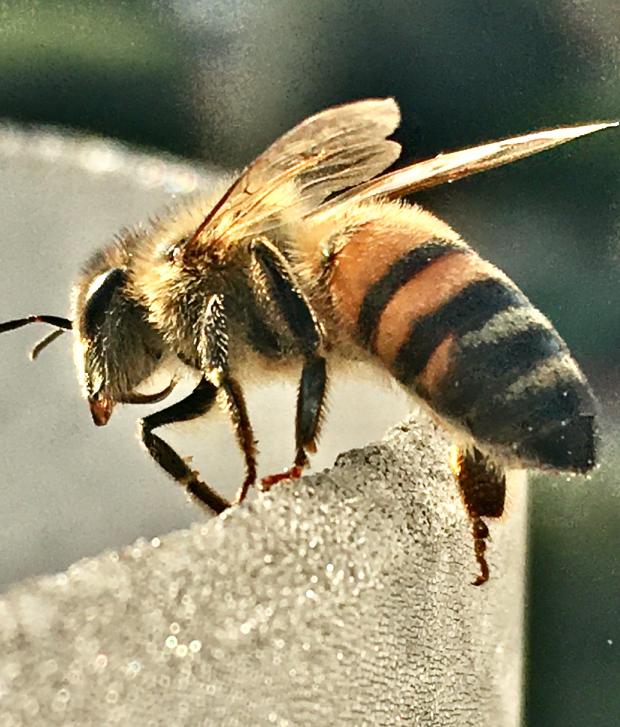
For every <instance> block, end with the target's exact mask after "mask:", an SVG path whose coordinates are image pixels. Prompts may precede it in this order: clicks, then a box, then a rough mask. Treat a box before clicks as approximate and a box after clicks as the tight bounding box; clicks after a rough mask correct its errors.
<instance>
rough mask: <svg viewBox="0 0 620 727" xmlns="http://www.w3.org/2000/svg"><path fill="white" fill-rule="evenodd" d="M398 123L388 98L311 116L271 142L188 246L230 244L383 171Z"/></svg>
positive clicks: (393, 152)
mask: <svg viewBox="0 0 620 727" xmlns="http://www.w3.org/2000/svg"><path fill="white" fill-rule="evenodd" d="M399 122H400V111H399V109H398V104H397V103H396V101H394V99H390V98H388V99H368V100H365V101H357V102H355V103H350V104H345V105H343V106H336V107H334V108H331V109H327V110H326V111H322V112H321V113H318V114H316V115H315V116H311V117H310V118H309V119H306V120H305V121H303V122H301V123H300V124H298V125H297V126H296V127H294V128H293V129H292V130H291V131H289V132H287V133H286V134H284V136H282V137H280V138H279V139H278V140H277V141H276V142H274V143H273V144H272V145H271V146H270V147H269V148H268V149H267V151H265V152H264V153H263V154H261V155H260V156H259V157H258V158H257V159H255V160H254V161H253V162H252V163H251V164H250V165H249V166H248V167H247V168H246V169H245V170H244V171H243V172H242V173H241V175H240V176H239V177H238V178H237V179H236V180H235V181H234V182H233V184H232V185H231V186H230V187H229V189H228V191H227V192H226V193H225V194H224V196H223V197H222V198H221V199H220V201H219V202H218V203H217V204H216V205H215V207H214V208H213V209H212V210H211V211H210V212H209V214H208V215H207V217H206V218H205V219H204V220H203V222H202V223H201V225H200V226H199V228H198V229H197V230H196V232H195V233H194V235H193V237H192V238H191V239H190V240H189V241H188V242H187V243H186V245H187V246H189V247H195V246H199V247H200V246H204V245H208V244H209V243H210V242H211V241H216V240H217V244H218V246H221V245H226V244H227V243H229V244H233V243H234V242H236V241H238V240H240V239H243V238H244V237H247V236H248V235H251V234H258V233H259V232H264V231H265V230H267V229H269V228H270V227H275V226H277V225H278V224H281V218H280V217H279V215H280V213H282V212H284V211H287V212H288V213H289V214H294V213H295V211H296V208H298V210H299V214H300V215H301V214H302V213H303V212H307V211H308V210H309V209H312V208H314V207H316V206H318V205H319V204H320V203H321V202H322V201H323V200H325V199H326V198H327V197H328V196H329V195H331V194H333V193H334V192H337V191H340V190H342V189H346V188H348V187H351V186H354V185H358V184H360V183H361V182H364V181H366V180H367V179H370V178H372V177H374V176H376V175H377V174H379V173H381V172H382V171H383V170H384V169H387V167H389V166H390V165H391V164H392V163H393V162H394V161H395V160H396V159H397V158H398V156H399V154H400V145H399V144H397V143H396V142H394V141H388V140H387V139H386V137H387V136H389V135H390V134H391V133H392V132H393V131H394V129H395V128H396V127H397V126H398V124H399Z"/></svg>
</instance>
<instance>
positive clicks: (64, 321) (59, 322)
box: [0, 315, 73, 333]
mask: <svg viewBox="0 0 620 727" xmlns="http://www.w3.org/2000/svg"><path fill="white" fill-rule="evenodd" d="M30 323H48V324H49V325H50V326H56V328H62V329H63V330H65V331H70V330H71V329H72V328H73V323H71V321H70V320H69V319H68V318H61V317H60V316H47V315H41V316H28V317H27V318H16V319H15V320H13V321H5V322H4V323H0V333H6V331H14V330H15V329H16V328H21V327H22V326H27V325H28V324H30Z"/></svg>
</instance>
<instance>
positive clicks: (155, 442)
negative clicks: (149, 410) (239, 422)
mask: <svg viewBox="0 0 620 727" xmlns="http://www.w3.org/2000/svg"><path fill="white" fill-rule="evenodd" d="M216 394H217V387H216V386H214V385H213V384H212V383H211V382H209V381H206V380H205V379H202V380H201V381H200V383H199V384H198V386H196V388H195V389H194V390H193V391H192V393H191V394H190V395H189V396H187V397H185V399H182V400H181V401H178V402H177V403H176V404H172V406H169V407H166V408H165V409H162V410H161V411H158V412H155V413H154V414H149V415H148V416H146V417H144V419H142V420H141V421H140V435H141V438H142V442H143V443H144V446H145V447H146V448H147V450H148V452H149V454H150V455H151V457H153V459H154V460H155V461H156V462H157V464H158V465H159V466H160V467H163V469H165V470H166V472H167V473H168V474H169V475H171V476H172V477H173V478H174V479H175V480H176V481H177V482H179V483H180V484H181V485H183V486H184V487H185V488H186V489H187V491H188V492H189V493H190V494H191V495H193V496H194V497H195V498H196V499H197V500H198V501H199V502H201V503H202V504H203V505H205V506H206V507H208V508H209V509H210V510H213V512H215V513H221V512H223V511H224V510H226V508H227V507H230V503H229V502H228V501H227V500H225V499H224V498H223V497H222V496H221V495H219V494H218V493H217V492H215V490H213V489H212V488H211V487H209V485H207V484H205V483H204V482H202V481H201V480H200V479H199V478H198V475H197V474H196V472H194V471H192V470H191V469H190V468H189V467H188V466H187V464H186V462H185V461H184V460H183V459H182V458H181V457H180V456H179V455H178V454H177V453H176V452H175V451H174V449H172V447H171V446H170V445H169V444H167V443H166V442H164V440H163V439H161V437H158V436H157V435H156V434H154V433H153V430H154V429H157V428H158V427H162V426H165V425H166V424H174V423H176V422H186V421H189V420H191V419H196V418H197V417H200V416H202V415H203V414H206V413H207V412H208V411H209V409H211V407H212V406H213V404H214V402H215V400H216Z"/></svg>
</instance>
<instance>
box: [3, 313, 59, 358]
mask: <svg viewBox="0 0 620 727" xmlns="http://www.w3.org/2000/svg"><path fill="white" fill-rule="evenodd" d="M30 323H47V324H48V325H50V326H54V327H55V328H56V330H55V331H52V332H51V333H49V334H48V335H47V336H45V338H43V339H42V340H41V341H39V343H37V345H36V346H35V347H34V348H33V349H32V351H31V352H30V359H31V361H34V360H35V359H36V358H37V356H38V355H39V354H40V353H41V351H43V349H44V348H47V347H48V346H49V345H50V343H53V342H54V341H55V340H56V339H57V338H59V337H60V336H62V334H63V333H64V332H65V331H70V330H71V328H72V327H73V324H72V323H71V321H70V320H69V319H68V318H61V317H60V316H48V315H37V316H28V317H27V318H16V319H15V320H12V321H5V322H4V323H0V333H6V332H7V331H14V330H15V329H17V328H22V327H23V326H27V325H29V324H30Z"/></svg>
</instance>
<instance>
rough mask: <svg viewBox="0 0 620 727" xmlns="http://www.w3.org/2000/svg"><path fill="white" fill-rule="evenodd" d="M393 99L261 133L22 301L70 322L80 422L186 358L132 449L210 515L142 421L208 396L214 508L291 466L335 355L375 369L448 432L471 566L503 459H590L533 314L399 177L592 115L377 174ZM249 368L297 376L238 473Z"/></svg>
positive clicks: (539, 138)
mask: <svg viewBox="0 0 620 727" xmlns="http://www.w3.org/2000/svg"><path fill="white" fill-rule="evenodd" d="M399 122H400V112H399V108H398V105H397V103H396V102H395V101H394V100H393V99H368V100H363V101H358V102H353V103H349V104H345V105H342V106H337V107H334V108H330V109H327V110H325V111H322V112H320V113H318V114H316V115H315V116H312V117H310V118H308V119H306V120H305V121H303V122H301V123H300V124H298V125H297V126H296V127H294V128H293V129H292V130H291V131H289V132H288V133H286V134H284V135H283V136H282V137H280V138H279V139H278V140H277V141H276V142H275V143H273V144H272V145H271V146H270V147H269V148H268V149H267V150H266V151H265V152H264V153H263V154H261V155H260V156H259V157H258V158H257V159H256V160H255V161H253V162H252V163H251V164H250V165H249V166H247V167H246V168H245V169H244V170H243V171H242V172H241V173H240V174H239V175H238V176H237V177H236V178H234V179H233V180H232V181H231V182H230V184H229V185H228V187H227V188H226V189H225V191H224V192H223V194H220V195H219V196H215V197H213V196H211V198H199V199H195V200H193V201H192V202H190V203H187V204H185V205H184V206H180V207H178V208H177V209H176V210H174V211H173V212H171V213H169V214H168V215H167V216H164V217H161V218H159V219H156V220H155V221H153V222H152V223H151V224H150V225H149V226H148V227H145V228H138V229H135V230H129V231H125V232H123V233H122V234H121V235H120V236H119V238H118V239H116V240H115V241H114V242H112V243H110V244H109V245H107V246H106V247H104V248H103V249H102V250H100V251H98V252H97V253H96V254H95V255H94V256H93V257H92V258H91V259H90V260H89V261H88V262H87V263H86V265H85V267H84V269H83V271H82V273H81V275H80V276H79V278H78V280H77V282H76V284H75V286H74V288H73V295H72V314H71V318H70V319H68V318H62V317H57V316H50V315H36V316H29V317H27V318H21V319H16V320H12V321H8V322H6V323H3V324H0V332H4V331H8V330H13V329H16V328H20V327H21V326H24V325H26V324H30V323H34V322H41V323H46V324H49V325H51V326H53V328H54V330H53V332H52V333H51V334H50V335H49V336H48V337H47V338H45V339H44V340H43V341H41V343H40V344H38V345H37V347H36V348H35V350H34V351H33V355H35V356H36V355H37V354H38V353H39V352H40V351H41V350H42V349H43V348H44V347H45V346H46V345H48V344H49V343H51V342H52V340H54V339H55V338H57V337H58V336H59V335H60V334H61V333H62V332H63V331H64V330H67V329H70V330H72V331H73V334H74V350H75V364H76V368H77V373H78V377H79V380H80V382H81V386H82V390H83V393H84V396H85V398H86V399H87V401H88V404H89V407H90V412H91V415H92V419H93V421H94V423H95V424H96V425H97V426H103V425H105V424H107V422H108V421H109V419H110V416H111V414H112V411H113V408H114V406H115V405H117V404H146V403H153V402H156V401H160V400H163V399H165V398H166V397H167V396H168V395H169V394H170V393H171V392H172V390H173V389H174V386H175V383H176V381H175V379H174V378H172V380H171V381H170V384H169V385H168V386H167V387H166V388H165V389H163V390H162V391H160V392H157V393H155V394H144V393H140V392H139V391H138V389H139V387H140V385H141V384H142V383H143V382H145V381H146V380H147V379H148V378H149V377H150V376H151V375H152V374H154V373H156V372H157V371H159V370H160V369H162V368H163V367H164V366H165V365H166V362H169V361H170V360H175V361H180V362H182V363H183V364H184V365H185V366H188V367H190V368H191V369H193V370H194V371H196V372H197V373H198V376H199V381H198V383H197V385H196V386H195V388H194V389H193V391H192V392H191V393H190V394H189V395H188V396H186V397H185V398H183V399H182V400H180V401H177V402H176V403H173V404H171V405H170V406H167V407H166V408H163V409H161V410H160V411H157V412H155V413H152V414H149V415H148V416H145V417H143V418H142V419H141V420H140V423H139V432H140V438H141V440H142V443H143V444H144V446H145V447H146V450H147V451H148V453H149V454H150V455H151V457H152V458H153V459H154V460H155V462H157V464H159V465H160V466H161V467H162V468H163V469H164V470H165V471H166V472H167V473H168V474H169V475H170V476H171V477H172V478H173V479H175V480H176V481H177V482H179V483H180V484H182V485H183V486H184V487H185V488H186V490H187V491H188V492H189V493H190V494H191V495H192V496H193V497H195V498H196V499H197V500H198V501H200V502H201V503H202V504H204V505H205V506H206V507H207V508H209V509H210V510H212V511H214V512H215V513H221V512H222V511H223V510H225V509H226V508H228V507H229V506H230V505H231V504H233V503H231V502H229V501H227V500H226V499H225V498H223V497H222V496H221V495H220V494H219V493H218V492H217V491H216V490H215V489H213V488H212V487H210V486H209V485H208V484H207V483H206V482H204V481H203V480H202V479H201V478H200V476H199V474H198V473H197V472H195V471H193V470H192V469H191V468H190V466H189V465H188V463H187V462H186V461H185V460H184V459H183V458H181V457H180V456H179V455H178V454H177V452H175V450H174V449H173V448H172V447H171V446H170V445H169V444H167V443H166V442H165V441H164V440H163V439H162V438H161V436H160V435H159V433H157V432H158V430H159V429H160V428H161V427H163V426H165V425H168V424H173V423H175V422H181V421H188V420H192V419H197V418H198V417H201V416H203V415H205V414H206V413H207V412H208V411H209V410H210V409H211V408H212V407H213V406H214V405H215V404H216V403H217V404H218V405H220V406H221V407H223V408H224V409H225V411H226V412H227V414H228V416H229V418H230V421H231V423H232V427H233V431H234V434H235V436H236V440H237V442H238V445H239V448H240V450H241V452H242V453H243V456H244V461H245V477H244V480H243V482H242V484H241V486H240V488H239V490H238V492H237V495H236V498H235V499H234V501H233V502H234V503H240V502H242V501H243V500H244V498H245V497H246V495H247V493H248V490H249V488H250V487H252V486H254V485H256V486H257V487H258V488H259V489H262V490H267V489H269V488H270V487H272V486H273V485H274V484H275V483H277V482H279V481H281V480H285V479H289V478H296V477H299V476H300V475H301V473H302V471H303V469H304V468H305V467H306V466H307V465H308V462H309V455H311V454H312V453H314V452H315V451H316V447H317V441H318V437H319V433H320V430H321V424H322V421H323V412H324V405H325V394H326V390H327V385H328V378H329V376H330V375H332V374H333V372H335V371H337V370H338V367H339V365H340V364H346V363H347V362H351V361H356V362H357V361H360V362H366V363H369V364H371V365H374V366H378V367H381V368H382V369H384V370H385V369H387V370H388V371H389V372H390V373H391V375H392V376H393V377H394V379H396V381H397V382H399V383H400V384H401V385H402V386H403V387H404V388H405V389H406V391H407V392H408V393H409V394H410V395H411V396H412V397H413V398H414V399H415V400H416V401H418V402H419V403H420V404H422V406H424V407H425V408H426V409H427V410H429V411H430V413H431V414H432V415H433V416H434V417H435V419H437V420H439V421H440V422H441V423H443V425H444V426H445V427H446V428H447V429H448V430H449V431H450V432H451V433H452V435H453V437H454V441H455V446H456V449H455V454H454V458H453V459H454V461H453V469H454V472H455V475H456V479H457V482H458V486H459V488H460V493H461V496H462V500H463V503H464V506H465V509H466V512H467V515H468V517H469V519H470V522H471V528H472V534H473V539H474V549H475V555H476V559H477V562H478V566H479V575H478V576H477V578H476V580H475V584H476V585H479V584H481V583H484V582H485V581H486V580H487V579H488V577H489V569H488V565H487V562H486V558H485V549H486V539H487V537H488V534H489V532H488V527H487V524H486V519H487V518H496V517H499V516H500V515H501V514H502V511H503V508H504V497H505V474H504V472H505V469H506V468H508V467H519V468H523V467H535V468H542V469H549V470H559V471H574V472H586V471H587V470H589V469H590V468H592V467H593V466H594V465H595V463H596V441H597V430H596V403H595V399H594V396H593V394H592V391H591V389H590V386H589V385H588V382H587V380H586V378H585V377H584V375H583V373H582V372H581V370H580V369H579V367H578V365H577V364H576V363H575V361H574V359H573V358H572V356H571V354H570V352H569V350H568V348H567V346H566V344H565V343H564V341H563V340H562V339H561V338H560V336H559V334H558V333H557V332H556V330H555V329H554V327H553V326H552V325H551V323H550V322H549V321H548V320H547V319H546V318H545V317H544V316H543V315H542V313H540V312H539V311H538V310H537V309H536V308H535V307H534V306H533V305H532V303H530V302H529V300H528V299H527V298H526V296H525V295H524V294H523V293H522V292H521V291H520V290H519V288H518V287H517V286H516V285H515V283H513V282H512V281H511V280H510V279H509V278H508V277H507V276H506V275H505V274H504V273H502V272H501V271H500V270H498V269H497V268H496V267H495V266H493V265H492V264H491V263H490V262H487V261H486V260H483V259H482V258H481V257H479V256H478V255H477V254H476V253H475V252H474V251H473V250H472V249H471V248H470V247H469V246H468V245H467V243H466V242H464V241H463V240H462V239H461V238H460V237H459V235H458V234H457V233H456V232H454V231H453V230H452V229H451V228H450V227H449V226H448V225H447V224H446V223H445V222H443V221H442V220H440V219H438V218H437V217H435V216H433V215H432V214H431V213H429V212H427V211H426V210H424V209H422V208H421V207H419V206H417V205H412V204H410V203H407V202H404V201H402V198H403V197H404V196H405V195H409V194H411V193H413V192H415V191H417V190H420V189H424V188H428V187H433V186H436V185H439V184H442V183H445V182H451V181H454V180H456V179H459V178H461V177H465V176H468V175H471V174H475V173H477V172H481V171H484V170H486V169H490V168H492V167H497V166H499V165H502V164H506V163H509V162H512V161H515V160H517V159H520V158H522V157H525V156H528V155H531V154H534V153H537V152H539V151H542V150H544V149H548V148H550V147H553V146H556V145H558V144H562V143H564V142H567V141H570V140H572V139H575V138H577V137H579V136H583V135H586V134H590V133H592V132H595V131H598V130H600V129H604V128H606V127H608V126H611V125H612V124H606V123H598V124H589V125H584V126H574V127H564V128H558V129H553V130H548V131H539V132H535V133H532V134H527V135H525V136H519V137H514V138H509V139H505V140H503V141H498V142H493V143H488V144H483V145H481V146H476V147H472V148H469V149H464V150H461V151H456V152H452V153H447V154H441V155H439V156H437V157H435V158H434V159H430V160H427V161H422V162H419V163H415V164H412V165H411V166H408V167H405V168H403V169H398V170H396V171H392V172H390V173H384V172H385V170H386V169H387V168H388V167H390V166H391V165H392V164H393V162H395V160H396V159H397V158H398V156H399V154H400V145H399V144H398V143H396V142H395V141H393V140H390V139H388V137H389V136H390V135H391V134H392V133H393V132H394V130H395V129H396V128H397V126H398V124H399ZM257 371H260V372H262V373H263V374H266V375H270V376H278V375H281V374H282V373H286V372H290V371H292V372H296V373H297V375H298V376H299V388H298V394H297V404H296V415H295V457H294V461H293V463H292V466H291V467H290V468H289V469H286V470H285V471H284V472H281V473H278V474H274V475H271V476H269V477H265V478H263V479H262V480H261V481H260V482H257V468H256V445H255V439H254V435H253V431H252V424H251V421H250V419H249V417H248V413H247V408H246V404H245V398H244V390H243V382H244V381H245V380H246V379H247V377H248V376H249V375H255V373H256V372H257Z"/></svg>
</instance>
